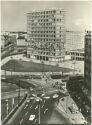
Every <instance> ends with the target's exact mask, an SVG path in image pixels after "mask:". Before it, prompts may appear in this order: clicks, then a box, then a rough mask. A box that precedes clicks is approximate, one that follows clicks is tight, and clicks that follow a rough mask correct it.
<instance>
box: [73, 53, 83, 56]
mask: <svg viewBox="0 0 92 125" xmlns="http://www.w3.org/2000/svg"><path fill="white" fill-rule="evenodd" d="M71 55H76V56H84V53H75V52H71Z"/></svg>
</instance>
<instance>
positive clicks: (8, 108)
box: [6, 99, 9, 116]
mask: <svg viewBox="0 0 92 125" xmlns="http://www.w3.org/2000/svg"><path fill="white" fill-rule="evenodd" d="M6 106H7V116H8V114H9V113H8V110H9V104H8V99H6Z"/></svg>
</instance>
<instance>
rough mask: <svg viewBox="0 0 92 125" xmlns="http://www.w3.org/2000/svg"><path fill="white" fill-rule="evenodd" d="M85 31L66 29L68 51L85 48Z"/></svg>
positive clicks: (66, 47) (66, 48)
mask: <svg viewBox="0 0 92 125" xmlns="http://www.w3.org/2000/svg"><path fill="white" fill-rule="evenodd" d="M84 36H85V32H82V31H70V30H66V44H65V50H66V52H70V51H71V50H77V49H82V48H84Z"/></svg>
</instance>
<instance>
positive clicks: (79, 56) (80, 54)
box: [70, 49, 84, 61]
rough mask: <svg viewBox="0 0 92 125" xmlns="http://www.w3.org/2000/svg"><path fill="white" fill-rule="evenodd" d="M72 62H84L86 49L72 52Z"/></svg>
mask: <svg viewBox="0 0 92 125" xmlns="http://www.w3.org/2000/svg"><path fill="white" fill-rule="evenodd" d="M70 55H71V60H76V61H84V49H77V50H71V51H70Z"/></svg>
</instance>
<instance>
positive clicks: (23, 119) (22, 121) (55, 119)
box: [12, 99, 70, 125]
mask: <svg viewBox="0 0 92 125" xmlns="http://www.w3.org/2000/svg"><path fill="white" fill-rule="evenodd" d="M54 103H55V101H54V100H51V99H45V100H43V101H41V102H40V107H39V102H37V101H35V100H30V102H26V104H25V105H24V107H23V109H22V111H21V112H20V113H19V114H18V115H17V117H16V118H15V119H14V121H13V123H12V124H13V125H16V124H18V125H30V124H38V123H39V109H40V123H42V124H43V123H45V124H68V123H70V121H69V120H68V119H67V118H65V117H64V116H63V115H62V114H61V113H60V112H58V110H57V109H56V107H55V105H54ZM30 115H35V118H34V120H33V121H30V120H29V117H30Z"/></svg>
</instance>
